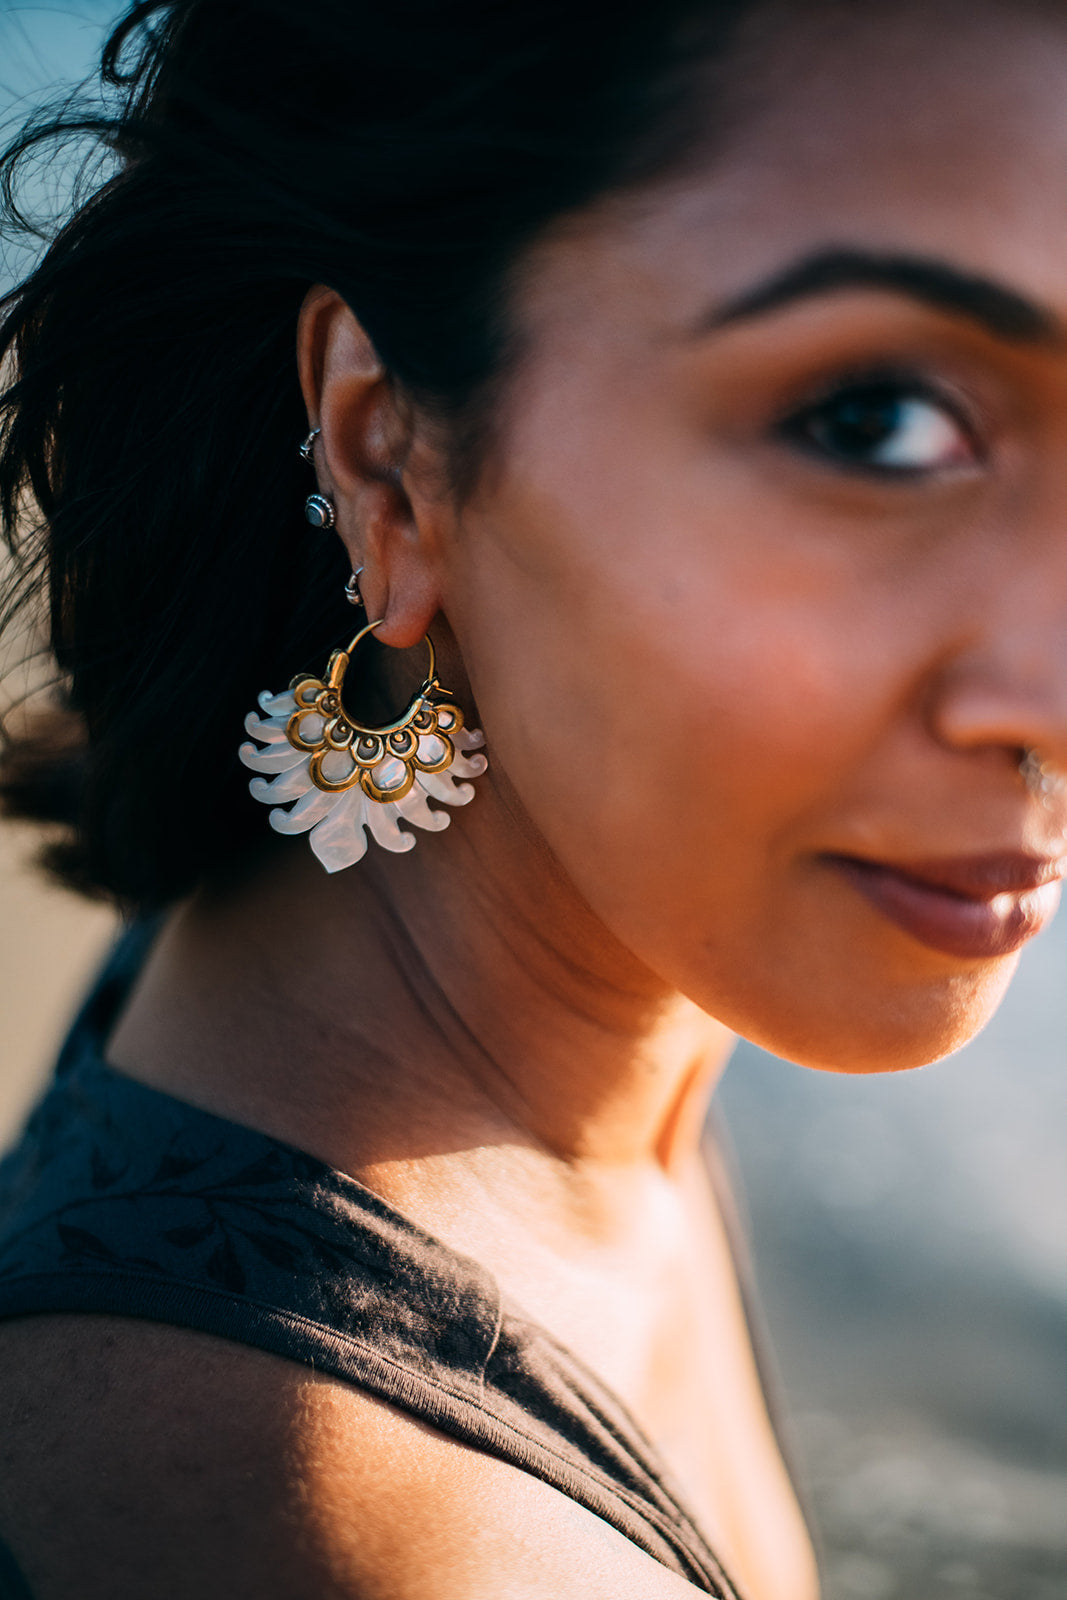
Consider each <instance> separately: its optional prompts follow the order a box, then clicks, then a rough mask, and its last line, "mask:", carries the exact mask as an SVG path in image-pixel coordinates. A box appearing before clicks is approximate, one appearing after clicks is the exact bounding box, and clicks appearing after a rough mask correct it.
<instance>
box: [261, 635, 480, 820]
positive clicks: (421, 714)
mask: <svg viewBox="0 0 1067 1600" xmlns="http://www.w3.org/2000/svg"><path fill="white" fill-rule="evenodd" d="M384 620H385V619H384V618H382V617H379V618H378V620H377V621H376V622H368V623H366V624H365V626H364V627H362V628H360V630H359V632H358V633H357V634H356V635H355V637H354V638H353V639H352V641H351V643H350V644H348V645H346V646H345V648H344V649H343V650H335V651H334V652H333V654H332V655H331V657H330V662H329V666H328V667H327V669H326V676H325V678H316V677H314V676H313V675H312V674H310V673H301V674H300V675H299V676H297V677H295V678H294V679H293V680H292V682H291V683H290V685H289V689H290V692H291V693H292V696H293V698H294V700H295V701H296V710H295V711H294V712H293V713H292V715H291V716H290V718H289V722H288V724H287V726H286V730H285V736H286V738H287V739H288V741H289V743H290V744H291V745H292V746H293V748H294V749H295V750H302V751H304V752H305V753H307V754H309V755H310V756H311V762H310V766H309V769H308V772H309V776H310V778H311V781H312V783H313V784H314V785H315V787H316V788H317V789H321V790H323V791H324V792H325V793H327V794H339V793H341V792H342V791H343V790H345V789H351V788H352V787H353V786H354V785H355V784H357V783H358V784H359V785H360V787H361V788H362V790H363V792H364V794H366V795H368V796H369V797H370V799H372V800H376V801H378V802H379V804H386V803H387V802H389V801H390V800H402V799H403V798H404V796H405V795H406V794H408V793H409V791H410V790H411V787H412V785H413V784H414V782H415V776H416V773H418V772H444V771H445V770H446V769H447V768H448V767H450V766H451V765H452V762H453V761H454V759H455V754H456V751H455V746H454V744H453V742H452V738H451V737H450V736H451V735H453V734H456V733H458V732H459V730H460V729H461V728H462V727H463V713H462V711H461V710H460V709H459V707H458V706H456V705H452V704H451V703H450V702H449V703H447V704H443V703H441V702H439V701H436V700H434V699H431V696H435V695H442V694H447V693H448V691H447V690H444V689H442V687H441V682H440V679H439V678H438V676H437V653H436V651H435V650H434V646H433V640H432V639H431V638H430V636H429V634H426V635H424V637H423V643H424V644H425V645H426V647H427V649H428V651H429V653H430V668H429V672H428V673H427V675H426V677H425V678H424V679H423V681H422V684H421V686H420V687H419V688H418V689H417V690H416V691H415V693H414V694H413V695H412V697H411V699H410V700H409V702H408V704H407V707H406V708H405V710H404V711H402V712H401V714H400V716H399V717H397V718H395V720H394V721H392V722H386V723H382V724H380V725H379V726H374V725H373V724H370V723H364V722H360V721H358V719H357V718H355V717H353V716H351V715H350V714H349V712H348V711H347V710H346V709H345V704H344V698H343V692H344V681H345V674H346V673H347V672H348V669H349V666H350V665H351V661H352V655H353V652H354V651H355V649H356V648H357V646H358V645H359V644H360V643H361V641H362V640H364V639H365V638H366V637H367V635H368V634H371V633H373V632H374V630H375V629H376V628H380V627H381V625H382V622H383V621H384ZM309 717H319V718H321V719H322V728H321V730H320V731H318V732H316V733H315V734H314V735H313V736H310V737H308V736H305V734H304V733H302V732H301V724H302V723H303V722H304V721H305V719H306V718H309ZM427 739H433V740H436V741H437V742H438V743H439V744H440V746H441V750H440V754H439V755H435V756H433V757H430V756H429V755H428V754H423V753H422V742H423V740H427ZM346 751H347V752H348V753H349V755H350V757H351V760H352V763H353V767H352V771H351V772H350V773H348V774H346V775H345V777H344V778H342V779H336V778H331V777H329V776H327V774H326V773H325V771H324V770H323V768H324V763H325V762H326V760H327V759H328V758H329V756H330V755H332V754H337V755H341V754H343V753H344V752H346ZM390 761H393V762H397V763H400V764H401V765H402V766H403V768H404V773H403V776H402V777H400V776H398V779H397V782H396V783H394V784H390V785H388V786H383V785H382V784H380V783H379V782H378V781H376V779H375V778H374V776H373V770H374V769H375V768H380V767H381V765H382V764H383V763H389V762H390ZM395 771H396V769H395V767H394V768H392V769H391V773H390V775H392V774H393V773H395Z"/></svg>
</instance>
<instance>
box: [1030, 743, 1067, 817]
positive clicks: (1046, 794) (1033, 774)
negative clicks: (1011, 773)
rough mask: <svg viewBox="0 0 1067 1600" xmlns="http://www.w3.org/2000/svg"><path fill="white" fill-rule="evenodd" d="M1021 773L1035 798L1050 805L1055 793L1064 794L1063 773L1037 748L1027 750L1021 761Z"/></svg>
mask: <svg viewBox="0 0 1067 1600" xmlns="http://www.w3.org/2000/svg"><path fill="white" fill-rule="evenodd" d="M1019 773H1020V775H1021V777H1022V780H1023V782H1024V783H1025V785H1026V787H1027V790H1028V791H1029V793H1030V794H1032V795H1033V796H1034V798H1035V800H1040V801H1042V803H1043V804H1044V805H1046V806H1047V805H1049V804H1050V803H1051V799H1052V796H1053V795H1057V794H1062V792H1063V790H1064V787H1065V781H1064V776H1063V773H1062V772H1060V771H1059V769H1058V768H1057V767H1056V766H1054V765H1053V763H1052V762H1051V761H1046V760H1044V758H1043V757H1042V756H1041V754H1040V752H1039V751H1037V750H1027V751H1026V752H1025V753H1024V755H1023V758H1022V760H1021V761H1020V762H1019Z"/></svg>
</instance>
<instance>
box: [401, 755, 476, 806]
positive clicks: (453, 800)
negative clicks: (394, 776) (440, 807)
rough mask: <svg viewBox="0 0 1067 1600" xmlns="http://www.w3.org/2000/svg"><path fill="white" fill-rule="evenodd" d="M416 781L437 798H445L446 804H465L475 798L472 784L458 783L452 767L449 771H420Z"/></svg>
mask: <svg viewBox="0 0 1067 1600" xmlns="http://www.w3.org/2000/svg"><path fill="white" fill-rule="evenodd" d="M453 765H454V763H453ZM415 782H416V783H418V784H420V785H421V786H422V788H424V789H425V790H426V793H427V794H432V795H433V797H434V799H435V800H443V801H444V803H445V805H446V806H465V805H467V804H468V803H469V802H470V801H471V800H473V799H474V789H473V788H472V786H471V785H470V784H469V783H456V782H455V781H454V779H453V777H452V770H451V768H450V769H449V771H448V772H420V773H419V775H418V777H417V778H416V779H415Z"/></svg>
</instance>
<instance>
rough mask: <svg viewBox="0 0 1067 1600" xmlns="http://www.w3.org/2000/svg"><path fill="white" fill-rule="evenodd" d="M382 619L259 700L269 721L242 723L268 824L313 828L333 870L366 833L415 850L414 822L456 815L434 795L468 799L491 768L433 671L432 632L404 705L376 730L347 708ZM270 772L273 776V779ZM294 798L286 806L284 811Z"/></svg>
mask: <svg viewBox="0 0 1067 1600" xmlns="http://www.w3.org/2000/svg"><path fill="white" fill-rule="evenodd" d="M381 625H382V619H381V618H379V619H378V621H377V622H368V623H367V624H366V625H365V626H364V627H362V628H360V630H359V632H358V633H357V634H356V635H355V637H354V638H353V640H352V641H351V643H350V644H348V645H347V646H346V647H345V648H344V649H343V650H335V651H334V652H333V655H332V656H331V657H330V662H329V666H328V667H327V669H326V675H325V677H323V678H316V677H313V676H312V675H311V674H310V673H301V674H299V675H298V676H297V677H295V678H294V679H293V680H292V682H291V683H290V685H289V688H288V690H287V691H286V692H285V693H284V694H278V695H275V694H271V693H270V692H269V691H264V693H263V694H261V695H260V696H259V705H260V709H261V710H262V711H264V712H265V713H266V716H265V717H260V716H257V715H256V713H255V712H251V713H250V714H249V715H248V717H247V718H246V719H245V729H246V731H247V732H248V733H249V734H251V736H252V738H253V739H256V740H258V741H259V743H260V744H261V745H262V746H263V748H262V749H261V748H258V747H257V745H255V744H243V745H242V746H241V748H240V750H239V751H238V756H239V757H240V760H241V761H242V762H243V763H244V765H245V766H246V767H250V768H251V769H252V771H254V772H256V773H258V774H260V776H258V777H255V778H253V779H252V781H251V783H250V784H249V786H248V787H249V790H250V792H251V794H252V795H253V797H254V798H255V799H256V800H260V801H262V802H263V803H264V804H265V805H269V806H273V807H274V809H273V810H272V811H271V813H270V823H271V827H272V828H274V829H275V830H276V832H278V833H286V834H295V833H307V834H308V835H309V843H310V845H311V848H312V850H313V851H314V853H315V855H316V856H317V857H318V859H319V860H320V861H321V862H322V864H323V866H324V867H325V868H326V871H327V872H339V871H340V870H341V869H342V868H343V867H349V866H351V865H352V864H353V863H354V862H356V861H359V860H360V859H361V858H362V857H363V856H364V855H365V854H366V850H367V835H368V834H370V835H371V836H372V837H373V838H374V839H376V840H377V842H378V843H379V844H380V845H381V846H382V848H383V849H385V850H394V851H397V852H402V851H406V850H412V849H414V846H415V842H416V836H415V834H413V833H409V832H407V831H406V830H405V829H403V828H401V826H400V822H401V820H403V821H404V822H407V823H408V824H410V825H412V826H414V827H418V828H425V829H427V830H428V831H429V832H431V833H439V832H440V831H441V830H442V829H443V828H447V827H448V824H449V822H450V821H451V820H452V819H451V817H450V815H449V813H448V812H447V811H437V810H433V809H432V808H431V807H430V805H429V801H430V800H431V799H433V800H439V801H442V802H443V803H444V804H445V805H448V806H459V805H466V804H467V803H468V802H469V801H470V800H472V799H473V798H474V790H473V788H472V787H471V785H470V783H468V782H465V781H462V780H465V779H468V778H477V777H479V776H480V775H481V774H482V773H483V772H484V771H485V769H486V765H487V762H486V759H485V756H484V755H480V754H476V753H474V752H477V751H478V749H479V747H480V746H481V745H483V744H484V743H485V738H484V735H483V734H482V733H481V732H479V730H478V729H476V728H467V727H466V726H465V724H464V720H463V713H462V711H461V710H460V708H459V707H458V706H457V705H454V704H453V703H452V701H451V699H449V698H448V691H447V690H445V689H442V687H441V684H440V680H439V679H438V677H437V657H436V654H435V652H434V647H433V641H432V640H431V639H430V637H429V635H428V634H427V635H426V637H425V639H424V641H423V642H424V644H425V645H426V646H427V648H428V650H429V653H430V664H429V670H428V672H427V675H426V677H425V678H424V679H423V681H422V684H421V686H420V687H419V688H418V689H417V690H416V691H415V693H414V694H413V695H412V697H411V699H410V700H409V702H408V704H407V707H406V708H405V710H404V711H403V712H402V713H401V714H400V716H399V717H397V718H396V719H395V720H394V721H392V722H388V723H384V724H382V725H380V726H372V725H370V724H367V723H364V722H360V721H359V720H358V719H357V718H356V717H354V716H352V715H351V713H350V711H349V710H348V709H346V706H345V702H344V684H345V677H346V675H347V673H348V670H349V667H350V666H351V662H352V654H353V652H354V651H355V650H356V648H357V647H358V646H359V645H360V644H361V643H362V641H363V640H364V639H365V638H367V636H368V635H369V634H372V633H373V632H374V630H375V629H376V628H380V627H381ZM266 774H272V776H271V777H269V778H268V777H267V776H266ZM290 800H292V801H295V802H296V803H295V805H293V806H292V807H291V809H290V810H288V811H285V810H282V809H281V807H282V806H283V805H284V804H285V803H286V802H288V801H290Z"/></svg>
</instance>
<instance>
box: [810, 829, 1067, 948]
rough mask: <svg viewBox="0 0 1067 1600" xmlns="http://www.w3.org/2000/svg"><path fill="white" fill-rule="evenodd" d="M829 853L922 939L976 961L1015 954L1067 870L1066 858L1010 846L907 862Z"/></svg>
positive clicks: (1038, 925)
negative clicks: (1012, 849)
mask: <svg viewBox="0 0 1067 1600" xmlns="http://www.w3.org/2000/svg"><path fill="white" fill-rule="evenodd" d="M824 859H826V860H828V861H829V862H830V864H831V865H832V866H834V867H835V868H836V869H837V870H838V871H839V872H840V873H841V874H842V876H843V877H845V878H846V879H847V880H848V881H849V883H850V884H851V885H852V886H853V888H855V889H857V890H858V891H859V892H860V894H862V895H863V896H864V898H865V899H866V900H867V901H868V902H869V903H870V904H871V905H872V906H874V908H875V910H877V911H879V912H881V914H882V915H883V916H884V917H886V918H888V920H889V921H890V922H892V923H895V924H896V926H897V927H898V928H900V929H902V930H903V932H904V933H907V934H910V935H911V937H912V938H913V939H915V940H917V941H918V943H919V944H923V945H926V946H927V948H928V949H931V950H939V951H941V952H942V953H943V954H945V955H950V956H957V957H961V958H963V959H964V960H971V961H989V960H993V959H996V958H997V957H998V956H1008V955H1012V954H1013V953H1014V952H1015V951H1016V950H1019V949H1021V947H1022V946H1023V945H1024V944H1025V943H1026V942H1027V940H1028V939H1032V938H1033V937H1034V935H1035V934H1037V933H1040V932H1041V930H1042V929H1043V928H1045V927H1047V926H1048V924H1049V923H1050V922H1051V921H1052V918H1053V917H1054V915H1055V913H1056V908H1057V906H1058V905H1059V902H1060V879H1061V877H1062V875H1063V873H1064V871H1065V870H1067V861H1063V860H1052V859H1048V858H1045V857H1036V856H1031V855H1025V854H1022V853H1012V852H1005V853H1003V854H998V855H984V856H961V857H956V858H954V859H947V858H945V859H937V860H933V859H931V860H920V861H903V862H881V861H866V860H863V859H862V858H861V857H858V856H845V855H831V856H828V857H825V858H824Z"/></svg>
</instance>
